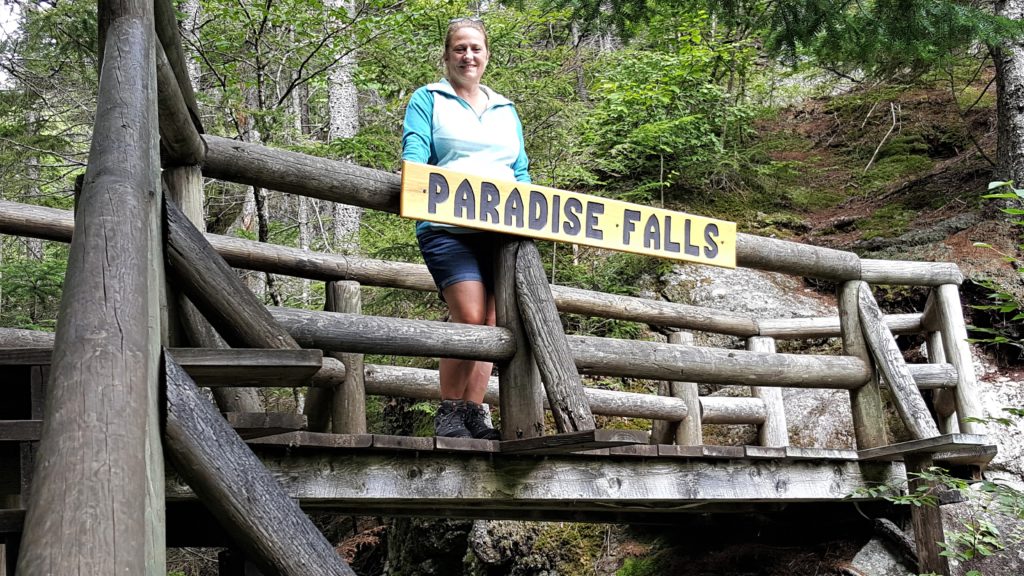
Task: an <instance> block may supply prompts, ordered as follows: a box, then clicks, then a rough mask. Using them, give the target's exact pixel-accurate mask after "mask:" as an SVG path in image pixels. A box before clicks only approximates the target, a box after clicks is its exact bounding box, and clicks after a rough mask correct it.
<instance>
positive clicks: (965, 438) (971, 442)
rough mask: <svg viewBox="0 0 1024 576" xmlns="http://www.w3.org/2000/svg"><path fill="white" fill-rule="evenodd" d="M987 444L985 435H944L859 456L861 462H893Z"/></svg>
mask: <svg viewBox="0 0 1024 576" xmlns="http://www.w3.org/2000/svg"><path fill="white" fill-rule="evenodd" d="M987 444H988V438H987V437H986V436H984V435H983V434H943V435H942V436H935V437H932V438H924V439H921V440H911V441H909V442H899V443H896V444H890V445H889V446H880V447H878V448H869V449H867V450H860V451H859V452H858V455H859V457H860V459H861V460H892V459H896V458H898V457H900V456H903V455H906V454H922V453H927V454H932V453H936V452H956V451H960V450H964V451H971V450H974V449H975V448H977V447H979V446H985V445H987Z"/></svg>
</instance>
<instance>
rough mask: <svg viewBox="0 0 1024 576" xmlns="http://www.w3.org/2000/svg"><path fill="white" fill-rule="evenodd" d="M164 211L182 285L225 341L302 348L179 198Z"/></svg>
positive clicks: (169, 259)
mask: <svg viewBox="0 0 1024 576" xmlns="http://www.w3.org/2000/svg"><path fill="white" fill-rule="evenodd" d="M164 212H165V217H166V220H167V263H168V265H169V266H170V269H171V271H172V272H173V274H174V277H175V278H176V279H177V286H178V287H180V288H181V289H182V290H183V291H184V292H185V294H186V295H187V296H188V297H189V300H191V301H192V303H193V304H195V305H196V308H198V309H199V310H200V311H201V312H202V313H203V316H205V317H206V319H207V320H208V321H209V322H210V323H211V324H213V326H214V327H215V328H216V329H217V332H218V333H219V334H220V335H221V336H223V337H224V340H225V341H227V343H228V344H230V345H231V346H235V347H239V348H246V347H249V348H281V349H288V348H298V347H299V345H298V344H296V343H295V340H293V339H292V337H291V336H289V335H288V333H287V332H286V331H285V330H283V329H282V328H280V327H279V326H277V324H276V323H275V322H274V319H273V318H272V317H271V316H270V313H269V312H268V311H267V309H266V307H265V306H264V305H263V303H262V302H260V301H259V299H257V298H256V296H255V295H254V294H253V293H252V292H250V291H249V289H248V288H246V287H245V284H243V283H242V281H241V279H239V278H238V275H237V274H235V272H234V270H232V269H231V267H230V266H228V264H227V262H225V261H224V259H223V258H221V257H220V256H219V255H218V254H217V252H216V251H214V249H213V247H212V246H210V244H209V243H208V242H207V241H206V239H205V238H203V235H202V234H201V233H200V232H199V231H198V230H196V227H195V226H193V225H192V223H191V222H189V220H188V219H187V218H186V217H185V215H184V214H183V213H182V212H181V210H180V209H179V208H178V207H177V206H176V205H175V204H174V202H172V201H170V200H168V201H167V202H165V203H164Z"/></svg>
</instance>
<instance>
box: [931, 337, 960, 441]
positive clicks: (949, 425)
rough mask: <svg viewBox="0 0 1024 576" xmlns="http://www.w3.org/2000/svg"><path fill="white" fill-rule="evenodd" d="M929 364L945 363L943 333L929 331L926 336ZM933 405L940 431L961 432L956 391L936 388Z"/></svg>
mask: <svg viewBox="0 0 1024 576" xmlns="http://www.w3.org/2000/svg"><path fill="white" fill-rule="evenodd" d="M925 346H926V347H927V350H928V363H929V364H944V363H945V362H946V351H945V349H944V348H943V345H942V334H941V333H939V332H928V334H927V336H925ZM932 406H934V407H935V415H936V424H937V425H938V427H939V432H942V433H943V434H955V433H957V432H960V423H959V422H957V418H956V393H955V392H953V391H952V390H948V389H940V390H936V391H935V392H933V393H932Z"/></svg>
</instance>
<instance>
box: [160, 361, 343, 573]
mask: <svg viewBox="0 0 1024 576" xmlns="http://www.w3.org/2000/svg"><path fill="white" fill-rule="evenodd" d="M164 360H165V361H164V367H165V370H166V373H165V374H166V382H167V429H166V433H165V445H166V447H167V453H168V456H169V457H170V459H171V462H172V463H173V464H174V469H175V470H176V471H177V473H178V474H181V476H182V477H183V478H185V481H186V482H188V485H189V486H191V487H192V489H193V490H195V493H196V494H197V495H198V497H199V499H200V500H201V501H202V502H203V503H204V504H205V505H206V507H207V508H209V509H210V511H211V512H212V513H213V515H214V516H215V517H216V518H217V520H218V521H220V523H221V524H222V525H224V526H225V528H226V529H227V530H228V531H229V532H230V533H231V534H232V536H233V537H234V538H235V540H236V541H237V542H238V544H239V546H240V547H241V548H242V549H243V550H244V551H245V552H246V554H247V555H248V556H249V557H251V558H252V559H253V560H254V561H256V562H257V564H259V565H260V567H261V568H262V569H263V570H264V571H267V572H273V573H279V574H282V575H286V576H291V575H293V576H305V575H309V574H346V575H348V574H354V572H352V570H351V569H350V568H349V567H348V566H347V565H346V564H345V562H344V561H342V559H341V557H340V556H338V554H337V553H336V552H335V551H334V548H333V547H332V546H331V544H330V543H329V542H328V541H327V540H326V539H325V538H324V537H323V535H322V534H320V532H319V531H318V530H317V529H316V527H315V526H313V524H312V522H310V521H309V518H307V517H306V515H305V514H304V513H303V512H302V510H300V509H299V506H298V504H296V503H295V502H294V501H293V500H291V499H290V498H289V497H288V495H287V493H286V492H285V491H284V490H282V489H281V486H280V485H278V483H277V482H275V480H274V478H273V477H272V476H271V475H270V474H269V473H268V472H267V470H266V469H265V468H264V467H263V465H262V464H261V463H260V460H259V459H258V458H256V456H255V455H253V453H252V452H251V451H250V450H249V448H248V447H247V446H246V445H245V443H244V442H242V440H241V438H239V437H238V435H237V434H236V433H235V431H234V430H232V429H231V428H230V426H228V423H227V422H226V421H225V420H224V419H223V418H221V416H220V414H218V413H217V412H216V411H215V410H214V408H213V406H212V405H211V404H210V402H209V401H207V400H205V399H204V398H203V397H202V396H201V395H200V393H199V389H198V388H197V387H196V385H195V384H194V383H193V382H192V381H191V379H190V378H189V377H188V375H187V374H185V372H184V370H182V369H181V367H180V366H178V365H177V364H176V363H175V362H174V360H173V358H171V357H170V355H169V354H165V356H164ZM171 497H172V498H173V496H171Z"/></svg>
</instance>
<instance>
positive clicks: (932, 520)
mask: <svg viewBox="0 0 1024 576" xmlns="http://www.w3.org/2000/svg"><path fill="white" fill-rule="evenodd" d="M906 465H907V478H908V483H907V490H908V491H910V492H911V493H914V492H917V491H918V490H927V489H933V488H935V486H936V483H935V482H929V481H927V480H924V479H922V478H921V474H923V473H926V472H928V471H929V469H930V468H931V467H932V466H933V465H934V463H933V462H932V456H931V454H908V455H907V457H906ZM910 508H911V510H910V523H911V525H912V526H913V528H914V543H915V544H916V545H917V569H918V570H920V571H921V572H922V573H925V574H940V575H941V576H950V571H949V559H948V558H947V557H946V556H943V555H942V552H943V547H942V544H945V543H946V536H945V533H944V531H943V529H942V510H940V509H939V507H938V506H911V507H910Z"/></svg>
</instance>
